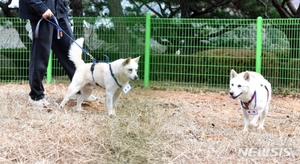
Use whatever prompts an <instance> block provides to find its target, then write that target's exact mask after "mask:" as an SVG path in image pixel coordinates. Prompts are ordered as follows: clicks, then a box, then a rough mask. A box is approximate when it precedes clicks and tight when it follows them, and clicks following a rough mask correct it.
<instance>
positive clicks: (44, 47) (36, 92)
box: [29, 20, 54, 101]
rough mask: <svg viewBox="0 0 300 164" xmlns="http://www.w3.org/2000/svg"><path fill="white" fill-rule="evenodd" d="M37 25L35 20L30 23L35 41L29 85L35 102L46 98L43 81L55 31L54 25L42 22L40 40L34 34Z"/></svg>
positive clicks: (32, 46)
mask: <svg viewBox="0 0 300 164" xmlns="http://www.w3.org/2000/svg"><path fill="white" fill-rule="evenodd" d="M37 23H38V21H35V20H31V21H30V24H31V28H32V31H33V40H32V45H31V51H30V61H29V85H30V89H31V91H30V93H29V96H30V97H31V99H32V100H35V101H37V100H41V99H43V98H44V86H43V83H42V81H43V78H44V76H45V73H46V69H47V65H48V59H49V53H50V47H51V43H52V33H53V29H54V27H53V25H51V24H49V23H48V22H47V21H41V23H40V26H39V31H38V32H39V35H38V38H35V37H34V32H35V29H36V25H37Z"/></svg>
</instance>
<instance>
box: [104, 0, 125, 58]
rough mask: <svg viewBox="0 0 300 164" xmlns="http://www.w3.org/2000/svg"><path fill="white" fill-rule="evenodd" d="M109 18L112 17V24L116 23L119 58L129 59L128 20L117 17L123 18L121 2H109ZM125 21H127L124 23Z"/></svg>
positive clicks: (112, 0) (110, 0)
mask: <svg viewBox="0 0 300 164" xmlns="http://www.w3.org/2000/svg"><path fill="white" fill-rule="evenodd" d="M108 8H109V11H110V12H109V16H110V17H112V22H114V29H115V39H114V40H115V41H116V42H117V44H118V48H119V49H118V52H119V56H117V58H125V57H128V55H129V54H128V52H129V50H130V47H129V38H128V35H127V31H126V23H127V22H126V20H125V19H118V18H116V17H123V16H124V14H123V8H122V5H121V1H120V0H108ZM124 20H125V21H124Z"/></svg>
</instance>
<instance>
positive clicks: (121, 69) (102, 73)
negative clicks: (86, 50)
mask: <svg viewBox="0 0 300 164" xmlns="http://www.w3.org/2000/svg"><path fill="white" fill-rule="evenodd" d="M83 41H84V39H83V38H79V39H77V40H76V43H77V44H78V45H80V46H81V47H82V46H83ZM78 45H76V44H75V43H73V44H72V45H71V47H70V50H69V58H70V60H72V61H73V62H74V64H75V66H76V72H75V74H74V76H73V79H72V82H71V84H70V85H69V87H68V92H67V94H66V95H65V97H64V99H63V101H62V102H61V104H60V108H63V107H64V106H65V104H66V102H68V101H69V99H70V98H71V97H72V96H73V95H75V94H76V93H77V92H78V91H80V93H81V96H80V97H78V99H77V107H76V110H77V111H81V110H82V109H81V104H82V102H83V100H85V99H86V98H87V97H89V96H90V95H91V94H92V91H93V89H94V88H95V87H97V86H99V87H102V88H105V91H106V108H107V110H108V115H115V114H116V112H115V107H116V103H117V100H118V98H119V96H120V94H121V91H122V90H123V91H124V93H127V92H129V90H130V89H131V86H130V85H129V81H131V80H137V79H138V74H137V71H138V61H139V59H140V57H137V58H134V59H131V58H127V59H118V60H116V61H113V62H111V63H96V62H94V63H84V61H83V60H82V58H81V54H82V49H81V47H79V46H78Z"/></svg>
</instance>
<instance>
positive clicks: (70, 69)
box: [52, 18, 76, 81]
mask: <svg viewBox="0 0 300 164" xmlns="http://www.w3.org/2000/svg"><path fill="white" fill-rule="evenodd" d="M58 23H59V26H60V27H61V28H62V29H63V30H64V32H66V34H65V33H63V36H62V37H60V39H58V38H57V30H54V33H53V42H52V50H53V52H54V54H55V56H56V57H57V59H58V61H59V62H60V64H61V65H62V67H63V68H64V70H65V72H66V73H67V75H68V77H69V79H70V81H71V80H72V78H73V75H74V73H75V70H76V68H75V65H74V63H73V62H72V61H71V60H70V59H69V49H70V46H71V44H72V43H73V40H74V38H73V32H72V30H71V27H70V25H69V22H68V19H67V18H61V19H59V20H58ZM67 35H68V36H70V37H71V38H69V37H68V36H67Z"/></svg>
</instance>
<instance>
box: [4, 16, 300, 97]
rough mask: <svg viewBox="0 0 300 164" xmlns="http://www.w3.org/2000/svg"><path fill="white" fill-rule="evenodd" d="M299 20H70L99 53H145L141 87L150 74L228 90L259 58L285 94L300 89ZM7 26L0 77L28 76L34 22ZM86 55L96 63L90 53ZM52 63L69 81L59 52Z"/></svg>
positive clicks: (183, 84)
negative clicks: (232, 78)
mask: <svg viewBox="0 0 300 164" xmlns="http://www.w3.org/2000/svg"><path fill="white" fill-rule="evenodd" d="M149 17H150V16H149ZM299 21H300V20H299V19H265V20H263V23H262V24H258V23H257V20H256V19H183V18H151V20H150V24H149V26H146V18H145V17H139V18H130V17H129V18H127V17H120V18H99V17H97V18H96V17H95V18H94V17H93V18H87V17H81V18H72V19H70V22H71V24H72V27H73V30H74V34H75V37H76V38H79V37H84V38H85V45H84V48H85V49H86V50H87V51H88V52H89V53H90V54H92V55H93V56H94V57H95V58H97V59H103V60H104V58H103V54H105V55H108V56H109V58H110V60H111V61H113V60H116V59H118V58H125V57H137V56H142V58H141V60H140V69H139V76H140V83H138V84H142V82H143V80H144V79H147V80H150V81H149V86H150V87H173V88H193V89H209V90H219V89H222V90H224V89H225V90H227V89H228V83H229V72H230V70H231V69H235V70H236V71H237V72H241V71H245V70H251V71H256V70H258V69H257V68H258V66H257V65H256V64H257V63H258V62H257V57H258V58H259V59H261V65H260V66H259V70H261V73H262V74H263V75H264V76H265V77H266V79H268V80H269V81H270V82H271V84H272V87H273V88H274V90H275V91H277V92H278V93H279V92H280V93H282V92H290V91H298V88H299V86H300V83H299V76H300V75H299V73H300V70H299V66H300V60H299V57H300V49H299V45H300V41H299V32H300V31H299V30H300V28H299V26H300V25H299ZM0 23H1V24H0V33H1V36H2V37H1V38H0V80H1V82H18V81H22V80H25V81H27V80H28V64H29V60H28V59H29V49H30V43H31V41H30V36H31V31H30V26H29V24H28V22H27V21H24V20H20V19H18V18H1V19H0ZM258 27H261V29H262V31H261V36H260V37H257V29H258ZM146 32H149V33H150V37H149V38H147V37H146ZM259 38H261V39H259ZM146 44H147V45H146ZM257 44H258V45H260V44H261V45H260V46H257ZM145 47H149V48H146V49H145ZM257 48H259V49H260V50H261V54H257ZM145 54H149V56H147V57H149V63H148V62H145V59H146V57H145ZM83 58H84V60H85V61H86V62H91V60H90V58H89V57H88V56H87V55H85V54H83ZM51 61H52V67H51V71H52V72H50V71H49V72H48V75H49V74H50V73H51V76H48V78H49V77H50V78H51V80H50V81H52V82H69V80H68V78H67V76H66V75H65V72H64V70H63V69H62V67H61V66H60V64H59V62H58V61H57V59H56V57H55V54H53V60H51ZM145 69H149V70H148V71H145ZM145 77H147V78H145ZM45 78H46V77H45Z"/></svg>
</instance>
